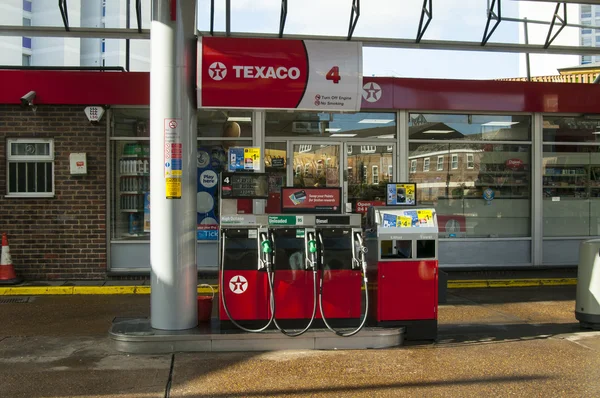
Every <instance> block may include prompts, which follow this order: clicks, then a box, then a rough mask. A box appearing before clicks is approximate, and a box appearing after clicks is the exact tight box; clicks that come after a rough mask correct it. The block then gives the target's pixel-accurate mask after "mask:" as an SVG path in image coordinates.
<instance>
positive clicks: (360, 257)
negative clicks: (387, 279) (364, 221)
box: [317, 229, 369, 337]
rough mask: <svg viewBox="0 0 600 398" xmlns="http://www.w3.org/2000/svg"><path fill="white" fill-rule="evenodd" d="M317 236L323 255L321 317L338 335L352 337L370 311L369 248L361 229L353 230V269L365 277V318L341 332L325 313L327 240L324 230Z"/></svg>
mask: <svg viewBox="0 0 600 398" xmlns="http://www.w3.org/2000/svg"><path fill="white" fill-rule="evenodd" d="M317 237H318V240H319V246H320V257H321V261H320V263H321V265H322V267H321V280H320V286H319V309H320V311H321V317H322V318H323V323H324V324H325V326H326V327H327V329H329V330H330V331H332V332H333V333H335V334H336V335H338V336H341V337H350V336H353V335H355V334H356V333H358V332H359V331H360V330H361V329H362V328H363V326H364V325H365V323H366V321H367V313H368V309H369V295H368V291H367V282H368V280H367V261H366V257H365V254H366V253H367V248H366V247H365V245H364V241H363V238H362V235H361V232H360V230H358V231H357V230H355V229H353V230H352V236H351V239H352V269H353V270H360V271H361V273H362V277H363V278H362V279H363V287H364V292H365V310H364V314H363V319H362V321H361V322H360V324H359V326H358V327H357V328H356V329H354V330H352V331H349V332H345V333H344V332H341V331H339V330H336V329H334V328H333V327H331V325H330V323H329V322H328V321H327V315H326V314H325V312H324V311H323V280H324V273H325V268H324V258H325V250H326V249H325V242H324V239H323V233H322V231H317Z"/></svg>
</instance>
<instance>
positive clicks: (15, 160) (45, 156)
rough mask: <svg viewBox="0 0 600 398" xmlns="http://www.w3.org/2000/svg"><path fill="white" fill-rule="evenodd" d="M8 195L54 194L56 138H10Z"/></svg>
mask: <svg viewBox="0 0 600 398" xmlns="http://www.w3.org/2000/svg"><path fill="white" fill-rule="evenodd" d="M7 152H8V153H7V161H8V196H22V197H50V196H54V141H53V140H51V139H9V140H8V141H7Z"/></svg>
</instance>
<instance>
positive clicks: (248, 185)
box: [221, 173, 269, 199]
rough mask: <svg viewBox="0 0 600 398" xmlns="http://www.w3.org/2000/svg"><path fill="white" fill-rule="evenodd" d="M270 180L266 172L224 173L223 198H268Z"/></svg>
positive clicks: (222, 177) (222, 179)
mask: <svg viewBox="0 0 600 398" xmlns="http://www.w3.org/2000/svg"><path fill="white" fill-rule="evenodd" d="M268 197H269V180H268V177H267V174H266V173H222V174H221V198H222V199H267V198H268Z"/></svg>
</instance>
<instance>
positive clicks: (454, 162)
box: [451, 155, 458, 170]
mask: <svg viewBox="0 0 600 398" xmlns="http://www.w3.org/2000/svg"><path fill="white" fill-rule="evenodd" d="M451 168H452V170H456V169H458V155H452V165H451Z"/></svg>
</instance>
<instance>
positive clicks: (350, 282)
mask: <svg viewBox="0 0 600 398" xmlns="http://www.w3.org/2000/svg"><path fill="white" fill-rule="evenodd" d="M324 275H325V276H324V278H323V311H324V312H325V317H326V318H327V319H334V318H360V314H361V308H360V306H361V299H362V296H363V294H364V293H363V292H362V291H361V287H362V277H361V273H360V272H359V271H351V270H334V271H326V272H325V274H324ZM317 313H318V314H319V316H320V311H317Z"/></svg>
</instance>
